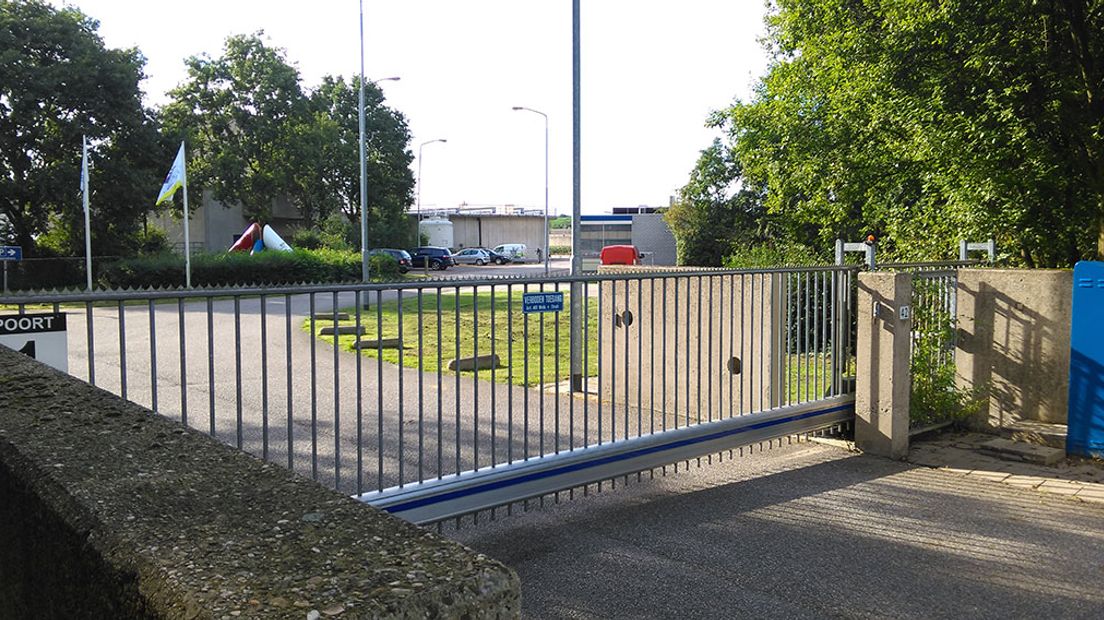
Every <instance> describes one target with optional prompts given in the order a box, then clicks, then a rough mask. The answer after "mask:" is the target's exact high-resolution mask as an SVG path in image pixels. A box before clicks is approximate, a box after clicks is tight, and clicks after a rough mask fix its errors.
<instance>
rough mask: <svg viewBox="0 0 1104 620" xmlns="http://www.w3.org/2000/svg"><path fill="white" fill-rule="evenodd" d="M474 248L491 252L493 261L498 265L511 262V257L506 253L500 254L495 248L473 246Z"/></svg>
mask: <svg viewBox="0 0 1104 620" xmlns="http://www.w3.org/2000/svg"><path fill="white" fill-rule="evenodd" d="M473 249H476V250H483V251H484V252H486V253H487V254H490V255H491V262H492V263H494V264H496V265H505V264H506V263H508V262H510V257H509V256H506V255H505V254H499V253H498V252H495V251H494V250H491V249H488V248H473Z"/></svg>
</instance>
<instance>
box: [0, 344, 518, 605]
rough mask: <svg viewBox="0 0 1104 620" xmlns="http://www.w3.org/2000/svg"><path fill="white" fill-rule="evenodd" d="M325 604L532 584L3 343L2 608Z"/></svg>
mask: <svg viewBox="0 0 1104 620" xmlns="http://www.w3.org/2000/svg"><path fill="white" fill-rule="evenodd" d="M312 610H317V611H318V612H320V613H321V614H322V617H341V618H369V617H372V618H374V617H381V616H387V617H390V616H401V617H462V616H470V617H509V616H516V615H517V614H518V611H519V585H518V581H517V577H516V576H515V575H514V574H513V572H512V571H510V570H509V569H507V568H506V567H504V566H502V565H501V564H499V563H498V562H495V561H493V560H491V559H489V558H487V557H486V556H483V555H480V554H477V553H475V552H472V551H470V550H468V549H466V548H464V547H462V546H461V545H459V544H456V543H453V542H450V541H447V540H444V539H443V538H441V537H438V536H437V535H435V534H433V533H430V532H428V531H425V530H422V529H420V528H418V527H415V526H414V525H411V524H409V523H406V522H404V521H401V520H399V519H396V518H394V517H391V516H389V515H387V514H385V513H382V512H380V511H378V510H375V509H373V508H370V507H368V506H365V505H363V504H360V503H358V502H356V501H353V500H352V499H349V498H348V497H345V496H343V495H340V494H338V493H336V492H333V491H330V490H328V489H326V488H324V487H322V486H320V485H319V484H316V483H314V482H312V481H310V480H307V479H304V478H302V477H300V476H297V475H295V474H293V473H291V472H289V471H287V470H285V469H283V468H282V467H279V466H277V465H273V464H268V463H264V462H262V461H260V460H257V459H255V458H253V457H251V456H249V455H247V454H245V453H243V452H239V451H237V450H234V449H232V448H229V447H226V446H224V445H222V444H220V443H218V442H217V441H215V440H213V439H211V438H209V437H207V436H206V435H202V434H200V433H198V432H195V431H192V430H189V429H185V428H184V427H182V426H180V425H178V424H176V423H173V422H170V421H168V420H166V419H164V418H161V417H159V416H157V415H155V414H153V413H152V412H150V411H148V410H146V409H143V408H141V407H139V406H137V405H134V404H132V403H128V402H125V401H122V400H120V399H119V398H117V397H115V396H113V395H111V394H108V393H107V392H104V391H102V390H99V389H96V388H93V387H91V386H89V385H87V384H85V383H82V382H80V381H78V380H76V379H74V378H72V377H69V376H67V375H63V374H61V373H58V372H56V371H54V370H52V369H49V368H47V367H45V366H42V365H41V364H39V363H37V362H35V361H33V360H30V359H29V358H26V357H24V356H22V355H19V354H17V353H14V352H12V351H11V350H10V349H7V348H5V347H2V346H0V617H2V618H189V619H190V618H226V617H234V616H244V617H265V618H299V619H302V618H304V617H307V616H308V614H310V612H311V611H312ZM310 615H312V616H316V615H317V614H310Z"/></svg>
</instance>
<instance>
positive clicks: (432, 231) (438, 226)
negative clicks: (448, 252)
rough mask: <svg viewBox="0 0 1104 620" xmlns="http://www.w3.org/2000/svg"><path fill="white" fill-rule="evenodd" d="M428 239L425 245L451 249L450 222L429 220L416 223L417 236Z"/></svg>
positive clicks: (438, 219)
mask: <svg viewBox="0 0 1104 620" xmlns="http://www.w3.org/2000/svg"><path fill="white" fill-rule="evenodd" d="M422 235H425V236H426V237H428V238H429V243H428V244H427V245H435V246H438V247H442V248H449V249H452V247H453V246H452V222H450V221H448V220H446V219H440V218H437V219H429V220H422V221H420V222H418V236H419V237H421V236H422Z"/></svg>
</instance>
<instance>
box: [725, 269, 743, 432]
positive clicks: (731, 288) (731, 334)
mask: <svg viewBox="0 0 1104 620" xmlns="http://www.w3.org/2000/svg"><path fill="white" fill-rule="evenodd" d="M728 313H729V314H730V315H732V319H733V320H732V323H731V325H730V327H729V330H728V358H729V359H733V358H736V357H740V356H742V355H743V352H740V354H739V355H737V353H736V321H735V319H736V276H735V275H733V274H729V276H728ZM740 329H743V326H742V325H741V326H740ZM735 379H736V374H735V373H733V372H731V371H730V372H729V373H728V417H730V418H731V417H732V416H733V415H734V414H735V409H736V403H734V402H733V399H734V397H735V395H736V392H735V390H733V385H732V384H733V383H735Z"/></svg>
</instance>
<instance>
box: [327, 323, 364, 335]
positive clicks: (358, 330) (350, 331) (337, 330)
mask: <svg viewBox="0 0 1104 620" xmlns="http://www.w3.org/2000/svg"><path fill="white" fill-rule="evenodd" d="M318 333H320V334H321V335H323V336H333V335H334V334H336V335H338V336H363V335H364V326H363V325H336V326H330V327H323V328H322V331H320V332H318Z"/></svg>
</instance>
